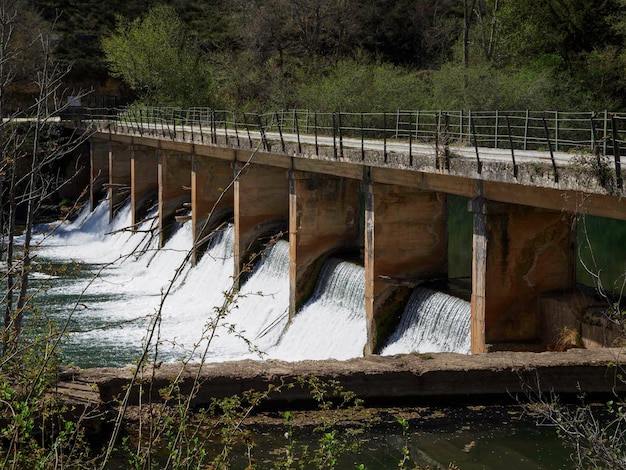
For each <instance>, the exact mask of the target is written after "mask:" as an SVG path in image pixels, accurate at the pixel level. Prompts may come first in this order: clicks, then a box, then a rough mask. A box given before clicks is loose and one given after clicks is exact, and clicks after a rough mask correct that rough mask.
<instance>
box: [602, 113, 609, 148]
mask: <svg viewBox="0 0 626 470" xmlns="http://www.w3.org/2000/svg"><path fill="white" fill-rule="evenodd" d="M608 132H609V112H608V110H606V109H605V110H604V139H603V140H604V142H603V144H602V153H604V155H606V153H607V152H606V142H607V140H608V139H607V138H606V136H607V134H608Z"/></svg>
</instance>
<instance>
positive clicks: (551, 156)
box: [542, 115, 559, 183]
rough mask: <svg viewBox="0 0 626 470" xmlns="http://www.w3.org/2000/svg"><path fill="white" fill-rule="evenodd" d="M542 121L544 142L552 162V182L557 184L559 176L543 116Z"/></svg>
mask: <svg viewBox="0 0 626 470" xmlns="http://www.w3.org/2000/svg"><path fill="white" fill-rule="evenodd" d="M542 120H543V129H544V131H545V133H546V142H547V143H548V149H549V150H550V159H551V160H552V171H553V172H554V182H555V183H558V182H559V174H558V173H557V170H556V161H555V160H554V153H553V152H552V143H551V142H550V131H548V124H547V123H546V117H545V115H544V116H543V118H542Z"/></svg>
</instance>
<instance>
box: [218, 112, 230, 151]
mask: <svg viewBox="0 0 626 470" xmlns="http://www.w3.org/2000/svg"><path fill="white" fill-rule="evenodd" d="M216 131H217V129H216ZM224 138H225V139H226V145H228V120H227V119H226V111H224ZM216 140H217V139H216Z"/></svg>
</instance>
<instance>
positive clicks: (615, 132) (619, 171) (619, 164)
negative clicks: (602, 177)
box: [611, 114, 624, 189]
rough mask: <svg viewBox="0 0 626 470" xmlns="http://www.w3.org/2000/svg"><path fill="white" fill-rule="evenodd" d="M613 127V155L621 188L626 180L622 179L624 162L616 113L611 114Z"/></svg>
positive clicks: (616, 176) (618, 183)
mask: <svg viewBox="0 0 626 470" xmlns="http://www.w3.org/2000/svg"><path fill="white" fill-rule="evenodd" d="M611 127H612V129H613V157H614V159H615V181H616V182H617V187H618V188H620V189H621V188H622V187H623V186H624V181H623V180H622V162H621V156H620V148H619V131H618V128H617V118H616V117H615V114H613V115H612V116H611Z"/></svg>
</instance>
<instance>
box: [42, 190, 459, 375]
mask: <svg viewBox="0 0 626 470" xmlns="http://www.w3.org/2000/svg"><path fill="white" fill-rule="evenodd" d="M107 207H108V206H107V203H106V202H103V203H102V204H100V205H99V206H98V207H97V208H96V210H95V211H94V212H89V211H88V210H86V209H85V210H83V211H82V212H81V213H80V215H79V216H78V217H77V219H76V220H75V221H73V222H64V223H60V224H59V225H58V226H55V227H53V228H52V227H50V226H46V227H40V232H41V234H40V237H41V240H40V243H39V248H38V249H39V255H38V258H39V259H40V263H41V264H42V265H43V264H45V263H55V264H56V265H57V266H59V265H66V266H67V265H72V266H74V267H75V268H74V270H76V269H82V270H84V273H83V275H82V276H78V277H74V276H64V275H60V276H59V277H60V278H61V279H57V280H56V281H55V284H54V286H53V287H51V288H50V289H48V290H47V291H46V293H45V295H44V296H43V298H42V300H43V302H45V303H47V307H49V308H51V309H52V310H53V311H55V312H57V315H58V316H59V320H63V319H64V318H65V317H66V315H67V312H68V311H70V312H71V324H72V327H71V328H70V331H71V333H70V334H69V336H68V341H67V344H66V346H65V348H64V351H65V354H66V356H67V360H68V361H70V362H74V363H76V364H78V365H85V366H104V365H109V366H121V365H124V364H126V363H130V362H132V361H134V360H136V359H137V357H139V355H140V353H141V349H142V348H143V347H147V348H148V350H149V352H150V357H151V358H154V359H156V360H164V361H168V362H169V361H174V360H187V359H189V358H192V359H193V360H200V359H203V360H206V361H210V362H214V361H225V360H237V359H250V358H252V359H263V358H276V359H282V360H304V359H349V358H354V357H359V356H361V355H362V354H363V349H364V346H365V343H366V339H367V338H366V324H365V305H364V270H363V267H362V266H359V265H358V264H354V263H353V262H350V261H343V260H340V259H338V258H330V259H328V260H327V261H326V262H325V263H324V266H323V267H322V269H321V271H320V273H319V276H318V278H317V281H316V287H315V290H314V294H313V295H312V296H311V298H310V299H309V301H308V302H307V303H306V304H305V305H304V306H303V307H302V308H301V309H300V311H299V312H298V313H297V314H296V317H295V318H293V319H292V320H291V321H289V313H288V311H289V305H288V302H289V277H288V272H289V243H288V242H287V241H284V240H277V241H273V242H272V243H271V244H270V245H269V246H267V247H266V248H265V250H264V252H263V253H261V254H260V256H259V260H258V262H257V263H256V264H255V266H254V269H253V270H252V272H251V273H250V275H249V276H248V278H247V280H246V281H245V282H244V283H243V284H242V285H241V286H240V288H238V289H236V288H234V286H235V285H236V284H235V282H234V279H233V276H232V258H233V244H234V236H233V225H232V224H227V225H226V226H225V227H224V228H222V229H220V230H218V231H216V232H215V236H214V237H213V238H212V240H211V242H210V244H209V246H208V247H207V249H206V252H205V254H204V255H203V256H202V258H201V259H200V260H199V262H198V263H197V264H196V265H195V266H192V265H191V263H190V252H191V230H190V228H191V224H190V223H189V222H187V223H184V224H181V225H180V226H179V227H178V228H177V229H176V230H175V231H174V232H173V235H172V236H171V238H170V239H169V240H168V241H167V243H166V244H165V246H163V247H161V248H159V241H158V237H155V236H154V233H155V229H154V220H153V219H152V218H151V217H148V220H147V221H146V222H144V223H143V224H142V226H141V227H140V228H139V229H137V230H136V231H134V232H133V231H132V230H130V229H128V226H129V221H130V213H129V208H128V206H126V207H123V208H122V209H121V210H120V211H119V213H118V214H117V215H116V217H115V218H114V219H113V220H112V221H109V218H108V209H107ZM44 260H45V261H44ZM77 267H78V268H77ZM226 299H228V300H226ZM161 304H162V305H161ZM466 315H467V318H466V319H465V321H466V322H469V311H467V312H466ZM155 322H157V323H158V325H157V326H155ZM151 328H155V331H156V334H155V336H153V340H152V344H148V345H147V344H146V341H147V338H149V337H150V331H151ZM400 328H405V327H404V326H402V325H400ZM397 334H398V335H401V334H402V333H401V332H398V333H397ZM465 336H466V338H465V342H466V343H467V342H468V341H469V333H468V332H467V331H466V332H465ZM461 342H462V340H461ZM415 351H420V349H419V345H412V346H410V345H405V346H404V347H403V348H401V349H397V352H404V353H407V352H415ZM449 351H454V350H452V349H449ZM420 352H421V351H420ZM424 352H427V350H424ZM456 352H463V353H467V351H461V350H459V351H456Z"/></svg>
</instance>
